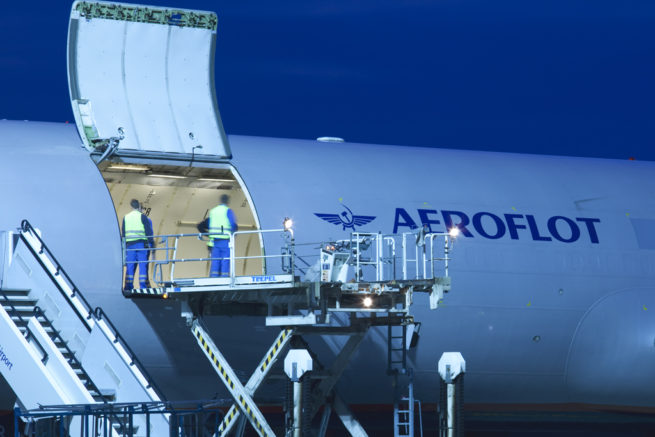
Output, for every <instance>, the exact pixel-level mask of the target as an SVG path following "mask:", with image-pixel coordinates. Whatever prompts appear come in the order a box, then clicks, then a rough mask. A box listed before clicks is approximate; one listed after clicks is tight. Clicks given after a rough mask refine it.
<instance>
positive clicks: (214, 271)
mask: <svg viewBox="0 0 655 437" xmlns="http://www.w3.org/2000/svg"><path fill="white" fill-rule="evenodd" d="M211 257H212V264H211V268H210V269H209V276H210V277H211V278H218V277H228V276H230V240H229V239H227V238H214V247H212V254H211ZM214 258H222V259H214Z"/></svg>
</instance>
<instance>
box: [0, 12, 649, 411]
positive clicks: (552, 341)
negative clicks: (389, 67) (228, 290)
mask: <svg viewBox="0 0 655 437" xmlns="http://www.w3.org/2000/svg"><path fill="white" fill-rule="evenodd" d="M76 5H78V3H76V4H74V5H73V15H72V21H71V23H72V24H71V31H70V35H69V77H70V78H71V83H72V85H71V99H72V103H73V107H74V113H75V115H76V125H77V128H78V129H77V130H76V129H75V126H73V125H64V124H53V123H39V122H22V121H1V122H0V147H1V150H2V160H0V187H2V204H3V205H4V207H3V211H2V214H0V230H3V231H10V230H15V229H16V228H18V227H19V225H20V223H21V221H22V220H23V219H27V220H29V222H30V223H31V224H32V225H33V226H34V227H36V228H38V229H39V230H40V231H41V233H42V237H43V239H44V241H45V242H46V243H47V244H48V246H49V247H50V248H51V250H52V251H53V253H55V254H56V256H57V258H58V259H59V261H60V263H61V265H62V266H64V267H65V268H66V271H67V272H68V274H69V275H70V276H71V277H72V278H73V280H74V281H75V282H76V284H77V285H78V287H79V289H80V290H81V291H82V292H83V293H84V295H85V297H86V298H87V299H88V300H89V301H90V303H91V304H92V305H93V306H99V307H102V308H103V309H104V310H105V311H106V313H107V314H108V315H109V316H110V317H111V318H112V320H113V321H114V324H115V325H117V326H118V328H119V329H120V332H121V334H122V335H123V336H124V337H125V338H126V339H127V341H128V343H129V344H130V345H131V347H132V349H133V350H135V351H136V352H137V355H138V356H139V358H140V359H141V361H142V362H143V363H144V364H145V366H146V368H147V369H148V371H149V372H150V374H151V375H152V377H153V378H154V379H155V381H156V382H157V383H158V385H159V386H161V387H162V389H163V391H164V394H165V395H166V396H167V398H168V399H202V398H208V397H211V396H213V395H214V394H216V393H219V394H220V393H222V394H221V396H222V395H224V392H223V391H222V387H221V383H220V381H219V380H218V378H217V377H216V375H215V373H214V371H213V370H212V369H211V367H210V366H209V364H208V363H207V361H206V359H205V358H204V357H203V356H202V354H201V353H200V351H199V349H198V348H197V345H196V344H195V342H194V341H193V338H192V336H191V335H190V334H189V331H188V328H187V327H186V325H185V322H184V320H183V319H182V318H181V317H180V308H179V305H178V304H177V303H176V302H175V301H173V300H168V301H166V300H130V299H126V298H124V297H123V295H122V293H121V289H122V285H123V284H122V281H123V260H122V247H121V236H120V228H119V224H120V222H121V219H122V217H123V215H124V214H126V213H127V212H128V211H129V202H130V200H131V199H132V198H136V199H138V200H140V201H141V202H142V203H143V205H144V207H145V209H146V211H147V213H148V214H149V216H150V217H151V218H152V220H153V226H154V228H155V233H156V234H159V235H163V234H179V233H193V232H197V231H196V229H195V224H196V223H197V222H200V221H201V220H202V219H204V218H205V217H206V214H207V210H208V209H210V208H212V207H213V206H215V205H216V203H217V201H218V198H219V195H220V194H223V193H227V194H230V196H231V198H232V202H231V206H232V208H233V210H234V211H235V213H236V216H237V219H238V222H239V225H240V226H241V227H242V229H275V228H279V227H280V226H281V223H282V220H283V219H284V218H285V217H289V218H292V219H293V222H294V224H295V225H294V229H295V238H296V241H297V242H298V243H303V242H313V243H318V242H329V241H336V240H340V239H346V238H348V237H349V234H350V232H351V231H367V232H382V233H385V234H399V233H402V232H409V231H416V230H417V229H418V228H420V227H422V226H423V225H427V226H428V227H429V229H430V230H431V231H433V232H443V231H446V230H448V229H450V228H452V227H458V228H459V230H460V231H461V235H460V236H459V237H458V239H457V241H456V243H455V247H454V251H453V253H452V257H453V259H452V261H451V264H450V276H451V277H452V290H451V292H450V293H448V294H447V296H446V297H445V298H444V301H443V305H442V306H440V307H439V308H438V309H436V310H430V309H429V308H428V304H427V296H417V297H416V302H415V303H414V305H413V307H412V312H413V314H414V316H415V318H416V320H417V321H420V322H421V323H422V328H421V332H420V334H421V339H420V341H419V343H418V346H417V347H416V348H415V349H412V350H411V352H410V356H409V365H410V366H411V367H412V368H413V369H414V371H415V387H416V397H417V398H418V399H421V400H422V401H423V402H428V403H434V402H436V399H437V395H438V388H437V385H438V382H439V376H438V374H437V362H438V360H439V357H440V356H441V354H442V353H443V352H446V351H460V352H461V353H462V355H463V356H464V358H465V359H466V369H467V373H466V377H467V383H466V392H465V395H466V398H465V400H466V402H467V403H471V404H495V405H501V404H506V405H514V404H532V405H534V406H536V407H539V406H542V407H544V408H553V407H557V408H568V407H570V406H571V405H572V404H586V405H604V406H612V407H621V408H623V407H648V406H652V405H654V404H655V391H653V390H652V387H651V385H652V384H651V383H650V382H649V381H652V380H653V379H654V378H655V316H654V315H653V314H654V312H655V285H654V282H653V281H654V279H655V226H654V225H655V204H653V202H652V196H653V193H654V192H655V178H654V176H655V165H653V163H650V162H638V161H617V160H608V159H588V158H574V157H555V156H535V155H520V154H508V153H494V152H476V151H462V150H449V149H439V148H418V147H399V146H388V145H367V144H353V143H347V142H343V143H340V142H328V143H325V142H318V141H305V140H291V139H273V138H257V137H243V136H229V137H227V136H225V134H224V133H223V129H222V125H221V123H220V117H219V116H218V112H217V106H216V105H215V96H214V94H213V76H211V75H210V74H207V75H206V77H205V76H203V77H202V78H199V79H198V80H197V81H195V82H194V81H189V77H188V76H185V74H186V73H184V72H182V73H180V74H179V77H177V78H175V77H173V78H171V75H170V74H168V73H167V74H163V73H161V74H160V75H159V76H157V75H156V74H155V73H152V72H153V71H157V68H158V64H157V61H156V59H155V60H153V59H154V58H156V56H155V55H152V59H146V60H145V61H144V62H141V61H138V60H139V59H143V56H141V55H142V54H139V53H138V48H134V47H135V45H134V44H133V43H130V38H133V39H134V41H142V40H143V37H144V36H143V34H140V33H139V32H140V31H139V30H138V28H136V27H131V26H132V24H134V23H129V22H128V23H122V24H121V25H123V26H125V29H126V31H125V32H123V33H118V34H120V35H123V38H124V39H123V40H122V42H121V43H120V44H118V46H116V47H118V48H115V47H114V46H111V44H110V43H109V42H107V41H106V40H108V39H110V38H105V39H102V38H97V37H96V38H93V37H92V35H94V33H93V32H97V34H100V35H112V34H117V33H116V32H111V31H109V32H108V31H107V30H108V29H109V27H108V26H110V25H112V24H116V23H114V22H113V21H112V20H104V19H103V18H102V17H100V18H99V17H98V16H91V15H92V14H91V13H90V12H88V11H87V12H84V11H82V12H81V18H80V15H79V14H80V10H79V9H77V10H76V9H75V8H76ZM76 11H77V12H76ZM76 13H77V14H78V15H76ZM85 14H86V15H85ZM114 21H115V20H114ZM149 26H151V27H149V28H147V31H146V34H147V36H148V37H151V38H152V45H154V46H156V44H158V43H157V41H162V39H161V38H159V36H160V35H158V34H157V32H158V30H157V29H166V32H169V30H170V32H171V35H172V36H170V37H169V38H168V39H166V38H164V39H163V41H165V43H162V44H165V46H163V47H164V48H163V49H162V50H161V52H162V53H164V52H165V53H168V54H169V55H170V53H175V52H174V50H173V49H174V47H173V46H174V45H175V44H177V43H179V44H180V46H184V47H186V45H185V44H183V42H184V38H187V37H188V38H191V39H193V38H195V39H196V40H197V41H201V40H202V41H205V39H206V38H209V39H207V40H206V41H205V42H207V41H208V42H209V46H211V47H212V49H206V47H207V46H206V45H202V44H198V46H199V47H202V48H201V49H198V50H199V52H202V54H201V55H199V57H200V58H201V59H202V62H203V63H204V64H203V65H204V70H203V71H204V72H205V73H207V72H208V71H209V72H213V46H212V44H213V43H214V38H215V28H214V29H213V31H212V30H211V29H209V37H207V35H206V34H202V32H201V31H199V30H198V31H196V30H197V29H194V31H193V32H192V35H191V36H188V35H186V34H183V33H182V32H181V31H180V33H179V34H177V35H178V36H177V37H179V38H181V39H180V40H179V41H178V40H176V39H175V38H176V36H175V35H176V33H175V32H178V30H180V29H182V28H181V27H180V29H178V27H175V26H173V25H170V24H169V25H166V24H153V25H149ZM157 26H160V27H157ZM153 29H155V30H154V31H153ZM85 32H86V33H85ZM131 32H134V33H131ZM149 32H150V33H149ZM212 32H213V33H212ZM130 35H132V36H130ZM203 38H205V39H203ZM101 41H105V42H106V44H105V46H103V56H104V57H105V58H107V59H106V62H105V61H103V62H105V64H103V65H101V66H98V64H97V62H91V61H90V60H94V57H93V56H94V55H93V50H96V49H97V44H100V42H101ZM176 41H177V42H176ZM187 42H188V41H187ZM75 44H78V45H77V51H76V50H72V51H71V47H70V46H75ZM94 44H95V45H94ZM152 45H151V46H150V48H152ZM112 50H114V51H115V52H116V53H112ZM131 50H136V52H135V51H131ZM203 50H205V51H204V52H203ZM153 52H157V50H153ZM71 53H73V54H72V55H71ZM185 53H186V52H185ZM114 55H115V56H122V57H123V59H126V60H127V61H126V62H125V63H124V64H123V68H124V70H123V71H113V72H112V71H109V72H106V71H108V69H109V67H107V65H110V64H111V63H112V62H113V60H115V58H114ZM208 55H209V56H208ZM166 59H170V56H169V57H167V58H166ZM207 59H209V62H207ZM130 60H132V62H133V64H130V62H129V61H130ZM170 62H172V61H170ZM145 64H153V65H154V66H153V65H145ZM173 64H174V63H171V64H167V65H164V64H162V66H161V68H162V69H163V70H164V71H166V72H170V71H173V69H172V67H171V65H173ZM191 64H193V62H191ZM125 65H128V67H125ZM130 65H132V67H129V66H130ZM175 65H178V64H175ZM105 67H106V68H105ZM93 68H97V71H94V70H93ZM145 68H150V69H148V70H147V71H148V72H150V73H152V74H154V75H155V76H153V75H152V74H151V75H149V74H145V73H140V71H141V70H142V69H145ZM85 69H87V70H85ZM189 69H190V70H193V65H192V66H191V67H189ZM105 72H106V74H105ZM101 73H102V74H105V76H103V81H101V82H99V81H97V80H95V81H94V80H93V78H94V77H97V76H98V74H101ZM189 74H190V73H189ZM125 78H127V79H125ZM130 78H132V79H130ZM208 78H210V79H208ZM130 80H133V82H130ZM175 80H178V81H180V82H185V83H187V85H188V83H189V82H193V83H194V84H197V87H195V85H194V86H192V89H191V90H188V89H187V90H186V91H184V92H176V91H170V89H172V88H171V87H170V82H169V81H175ZM160 82H161V84H163V85H162V86H164V88H166V87H168V88H167V89H169V93H168V94H165V93H163V94H164V97H161V95H160V94H157V93H155V92H154V91H153V90H154V88H156V87H157V86H158V84H159V83H160ZM145 84H148V86H151V87H153V88H152V89H144V87H145V86H146V85H145ZM114 86H115V87H114ZM196 88H197V89H196ZM115 89H119V90H122V91H121V92H119V93H116V92H115ZM107 90H114V91H107ZM187 92H190V93H191V94H192V95H202V96H206V95H209V97H208V99H205V100H202V99H198V100H197V101H199V102H200V103H198V104H201V105H205V106H204V109H206V110H207V111H209V112H210V113H211V114H214V115H211V114H210V115H209V116H208V117H206V119H202V120H201V119H198V118H193V117H191V116H190V115H189V114H193V113H194V110H195V109H197V108H196V107H194V105H195V104H196V100H194V99H192V98H190V97H189V96H187V95H186V94H185V93H187ZM176 93H177V94H176ZM194 93H195V94H194ZM155 95H157V96H158V97H153V96H155ZM116 96H118V97H116ZM121 96H123V97H121ZM158 98H163V99H164V100H165V102H164V103H165V104H160V103H161V102H158V101H157V99H158ZM182 100H184V102H181V101H182ZM89 102H91V104H92V105H91V104H89ZM175 102H181V103H179V105H177V104H176V103H175ZM149 105H150V106H149ZM161 108H172V109H171V110H170V111H169V110H168V109H167V110H163V109H161ZM211 111H216V112H211ZM160 113H161V114H160ZM162 114H163V115H162ZM160 115H161V117H164V116H165V117H164V118H161V117H159V116H160ZM185 117H186V118H185ZM189 117H190V118H189ZM89 120H91V121H89ZM162 120H164V121H162ZM185 123H186V124H185ZM191 125H193V127H189V126H191ZM208 126H209V127H208ZM119 128H120V129H119ZM94 129H95V131H94ZM166 129H169V131H166ZM203 129H204V130H203ZM80 136H81V139H80ZM112 137H114V140H118V143H119V145H118V148H117V149H116V150H114V151H113V152H112V153H107V158H106V159H105V160H104V161H102V162H101V163H100V164H99V165H96V163H95V162H94V160H93V159H91V158H90V155H89V150H91V152H92V155H93V156H94V159H95V160H97V159H98V156H99V155H100V154H102V153H104V152H105V151H107V150H108V149H109V148H110V147H112V145H113V144H114V143H112V141H111V138H112ZM169 138H174V140H170V142H168V139H169ZM108 139H109V140H108ZM98 144H101V146H102V147H95V146H97V145H98ZM199 145H201V146H202V147H198V146H199ZM139 167H140V170H139ZM262 245H263V247H262ZM299 247H300V246H299ZM317 247H318V246H317V245H314V246H306V248H305V249H303V250H305V251H306V253H301V255H308V256H316V255H318V252H317V251H318V249H317ZM280 248H281V240H279V241H278V240H276V239H275V238H267V239H264V240H261V241H260V240H259V239H257V238H254V237H253V239H252V240H250V241H249V243H248V247H247V248H244V249H242V250H243V251H244V252H245V253H251V254H252V253H260V252H261V250H262V249H263V250H265V251H266V253H267V254H275V253H279V252H280ZM185 250H187V252H186V254H185V255H184V256H187V257H191V256H194V255H195V256H196V257H203V256H206V249H205V247H204V242H201V241H197V240H196V241H195V243H192V244H191V243H190V244H189V245H188V246H187V247H186V249H185ZM204 268H205V267H204V264H203V265H202V266H200V267H198V266H196V267H189V268H188V270H186V271H185V270H184V268H183V267H180V270H181V272H180V275H181V276H182V277H183V276H184V274H187V275H190V276H192V275H196V276H197V275H201V272H200V270H202V269H204ZM238 269H241V270H239V271H240V272H241V273H242V274H261V265H257V264H254V263H253V264H252V265H247V264H246V263H243V264H240V266H239V267H238ZM239 271H238V272H237V273H238V274H239ZM253 272H254V273H253ZM1 281H2V278H1V277H0V286H1ZM207 323H208V324H209V326H210V328H211V331H212V335H213V336H214V340H215V341H216V343H217V344H220V345H221V348H222V349H223V350H224V351H225V352H226V355H227V356H228V358H230V359H231V360H232V364H233V365H234V366H235V368H236V370H237V372H238V374H239V375H241V376H244V377H245V376H247V375H249V374H250V372H251V371H252V369H253V367H254V366H255V365H256V363H257V362H258V360H259V359H260V358H261V355H262V354H263V353H264V352H265V350H266V348H267V347H268V346H269V345H270V341H271V340H272V339H273V338H274V336H275V335H276V334H277V332H278V331H279V330H278V329H277V328H274V327H266V326H264V318H263V317H229V316H215V317H210V318H208V320H207ZM383 334H384V332H383V330H381V329H379V328H377V329H375V330H373V331H371V333H369V335H368V336H367V338H366V339H365V341H364V343H363V345H362V346H361V348H360V350H359V351H358V352H357V354H356V355H355V357H354V359H353V361H352V362H351V364H350V365H349V367H348V369H347V371H346V373H345V374H344V376H343V377H342V379H341V381H340V382H339V384H338V387H339V390H340V392H341V393H342V395H343V397H344V398H345V399H346V400H348V402H352V403H354V404H391V403H392V393H393V391H392V389H391V382H390V379H389V378H388V377H387V376H386V373H385V371H386V365H387V362H386V354H387V350H386V348H387V344H386V340H385V338H384V336H383ZM312 344H313V345H314V346H315V347H316V348H317V349H322V350H323V352H326V353H327V354H328V356H330V354H334V353H335V352H336V351H337V350H338V346H339V345H338V344H336V343H334V342H333V341H331V340H330V341H327V340H326V341H325V342H323V341H322V340H321V339H320V338H316V339H314V340H313V341H312ZM332 356H333V355H332ZM328 361H329V358H328ZM264 393H266V391H265V390H264ZM11 402H13V400H7V401H6V402H5V404H9V406H8V407H6V408H5V409H10V408H11Z"/></svg>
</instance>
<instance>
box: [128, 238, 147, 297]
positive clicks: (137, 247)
mask: <svg viewBox="0 0 655 437" xmlns="http://www.w3.org/2000/svg"><path fill="white" fill-rule="evenodd" d="M125 247H126V248H127V250H126V253H125V261H126V262H125V264H126V267H127V273H126V275H125V289H126V290H131V289H132V288H134V287H133V284H134V274H135V272H136V266H137V264H138V265H139V288H148V263H147V262H146V261H148V251H149V249H146V244H145V241H141V240H139V241H133V242H129V243H127V244H126V246H125Z"/></svg>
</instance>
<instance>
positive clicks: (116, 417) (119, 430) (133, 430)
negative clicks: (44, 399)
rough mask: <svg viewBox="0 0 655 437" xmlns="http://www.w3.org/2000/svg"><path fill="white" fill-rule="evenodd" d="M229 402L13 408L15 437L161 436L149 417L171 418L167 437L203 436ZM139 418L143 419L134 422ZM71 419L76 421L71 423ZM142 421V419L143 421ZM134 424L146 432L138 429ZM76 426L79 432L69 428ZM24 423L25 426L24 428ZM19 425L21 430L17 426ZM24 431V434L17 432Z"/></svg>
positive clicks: (212, 431) (216, 426)
mask: <svg viewBox="0 0 655 437" xmlns="http://www.w3.org/2000/svg"><path fill="white" fill-rule="evenodd" d="M230 404H231V401H230V400H208V401H182V402H138V403H136V402H135V403H114V404H76V405H54V406H41V407H40V408H37V409H33V410H22V409H21V408H18V407H17V408H15V409H14V436H15V437H20V436H39V437H68V436H70V435H76V436H80V437H99V436H105V437H107V436H112V435H114V436H116V435H121V436H130V437H131V436H134V435H136V434H137V433H138V435H139V436H143V437H150V436H153V437H160V436H161V434H155V430H154V429H153V428H152V427H151V425H150V424H151V421H150V418H151V416H155V415H167V416H169V417H170V427H169V434H167V435H169V436H171V437H204V436H207V435H214V434H215V433H216V432H218V429H219V426H220V424H221V421H222V420H223V412H222V411H221V409H220V408H225V407H227V406H229V405H230ZM137 417H141V418H142V420H139V421H137V420H135V419H136V418H137ZM74 418H77V419H78V420H76V421H73V419H74ZM143 419H145V420H143ZM137 422H141V423H145V429H138V430H137V425H136V423H137ZM72 423H75V424H76V425H77V426H79V429H72V427H71V424H72ZM23 424H24V426H23ZM19 425H20V427H19ZM20 428H23V432H22V433H21V432H20Z"/></svg>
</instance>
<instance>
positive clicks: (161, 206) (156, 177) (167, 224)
mask: <svg viewBox="0 0 655 437" xmlns="http://www.w3.org/2000/svg"><path fill="white" fill-rule="evenodd" d="M208 165H211V167H201V166H194V167H190V166H188V165H186V166H183V165H169V164H165V165H159V164H151V163H148V164H143V163H130V162H124V161H121V162H116V161H114V162H112V161H106V162H102V163H100V164H99V166H98V168H99V169H100V171H101V173H102V175H103V178H104V180H105V183H106V184H107V187H108V189H109V193H110V195H111V198H112V201H113V203H114V208H115V210H116V215H117V218H118V223H119V226H122V222H123V217H124V216H125V215H126V214H127V213H129V212H130V211H132V208H131V206H130V201H131V200H132V199H137V200H138V201H139V202H140V203H141V205H142V207H143V213H144V214H146V215H147V216H148V217H149V218H150V219H151V220H152V224H153V231H154V234H155V235H156V236H162V235H175V234H195V233H198V230H197V224H198V223H199V222H201V221H203V220H204V219H205V218H207V217H208V214H209V210H210V209H212V208H213V207H214V206H216V205H218V203H219V199H220V196H221V195H222V194H227V195H229V196H230V208H232V210H233V211H234V213H235V215H236V218H237V224H238V226H239V230H240V231H242V230H256V229H259V221H258V219H257V214H256V210H255V208H254V205H253V203H252V200H251V198H250V195H249V193H248V191H247V189H246V187H245V185H244V184H243V182H242V180H241V178H240V177H239V175H238V173H237V171H236V169H235V168H234V167H233V166H231V165H230V164H208ZM162 240H163V238H161V237H159V238H156V247H157V248H158V249H159V250H155V251H153V252H154V253H155V255H154V258H151V259H154V260H157V261H160V263H159V264H161V267H157V268H161V273H162V275H163V278H168V277H170V268H171V264H163V263H162V262H163V261H164V260H165V259H166V258H165V256H166V254H165V251H164V250H161V249H162V248H163V247H164V242H163V241H162ZM235 243H236V244H235V249H236V250H235V255H236V256H237V257H244V256H245V257H252V256H259V255H261V254H262V253H263V242H262V239H261V238H260V236H259V235H258V234H250V235H239V236H238V238H237V239H236V241H235ZM153 252H151V253H153ZM207 257H208V246H207V241H203V240H200V239H198V238H197V237H184V238H180V239H179V242H178V248H177V253H176V256H175V258H177V259H193V258H207ZM155 265H156V264H154V263H153V264H151V267H150V275H149V277H150V278H151V281H152V278H153V274H154V273H155V272H154V269H155V267H154V266H155ZM263 267H264V266H263V262H262V259H261V258H255V259H237V260H236V263H235V274H236V275H238V276H244V275H261V274H263V270H264V268H263ZM207 276H209V262H208V261H189V262H178V263H175V277H176V278H202V277H207Z"/></svg>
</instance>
